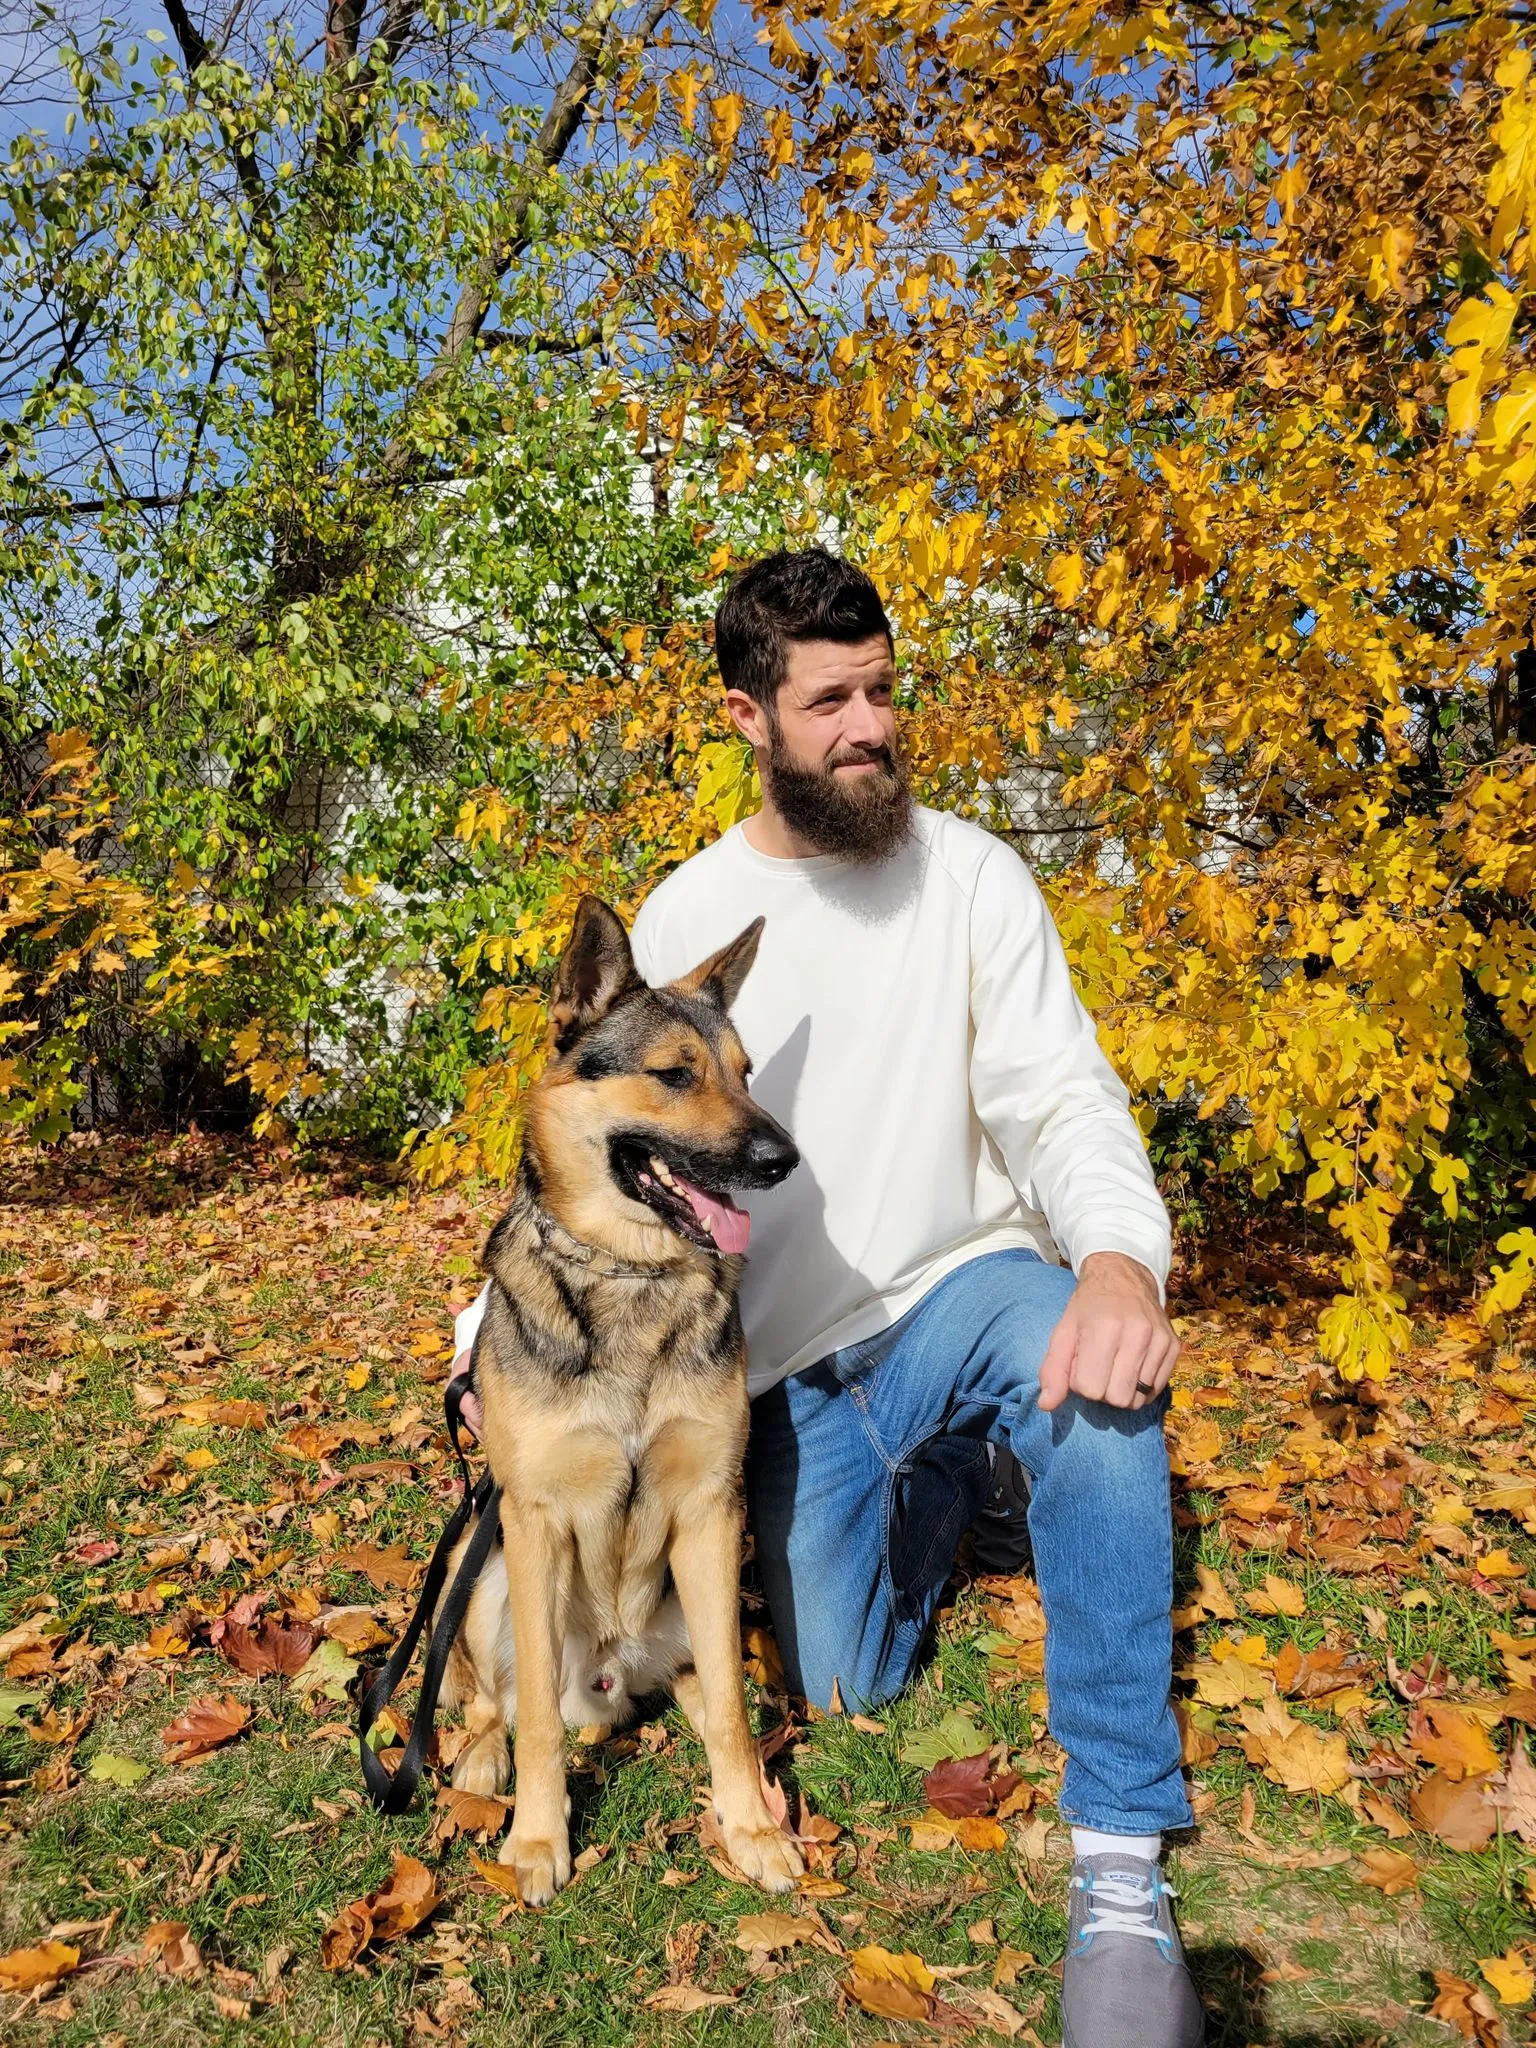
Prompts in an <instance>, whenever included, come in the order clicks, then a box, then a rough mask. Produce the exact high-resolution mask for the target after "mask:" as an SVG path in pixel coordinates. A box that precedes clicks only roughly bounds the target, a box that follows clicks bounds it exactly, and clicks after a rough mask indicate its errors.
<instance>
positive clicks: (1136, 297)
mask: <svg viewBox="0 0 1536 2048" xmlns="http://www.w3.org/2000/svg"><path fill="white" fill-rule="evenodd" d="M763 18H764V22H765V28H764V36H765V39H766V41H767V45H768V53H769V57H770V60H771V62H772V64H773V66H774V68H775V70H776V73H777V75H778V78H779V81H780V97H781V100H782V104H781V105H780V106H779V107H778V108H777V109H776V110H770V111H769V112H768V113H767V115H766V117H765V120H766V126H765V131H764V132H765V141H766V147H767V149H768V152H769V160H770V168H771V170H772V172H773V174H774V175H775V177H776V180H777V189H778V191H779V192H780V193H781V195H782V201H781V204H782V213H783V225H782V228H781V235H782V237H783V239H781V242H780V245H779V247H778V248H777V249H776V250H775V251H774V252H773V254H774V265H773V270H774V274H773V275H771V276H765V275H764V272H763V266H761V265H757V266H755V267H754V266H751V265H749V264H747V263H746V262H745V261H744V260H743V252H744V251H746V250H748V249H750V248H751V247H752V246H754V241H755V240H760V239H761V238H762V230H761V229H760V228H759V227H758V226H757V225H756V224H755V223H754V222H753V221H752V220H750V219H748V218H746V217H745V216H743V218H742V220H741V223H740V227H739V232H738V233H737V234H735V235H734V236H733V235H730V234H721V233H720V232H719V231H718V228H717V229H716V230H715V231H713V232H712V233H711V235H710V236H709V237H708V238H707V240H706V239H705V238H703V237H700V238H699V239H698V240H697V241H696V243H695V246H694V248H693V250H692V252H691V253H692V261H693V266H694V270H693V279H692V283H691V291H692V295H693V296H692V300H691V301H690V302H685V299H684V295H683V294H682V293H679V292H671V293H669V292H668V290H667V283H666V277H665V274H664V272H663V270H662V269H661V267H660V266H658V268H657V271H656V276H655V283H654V285H653V288H652V297H653V302H654V303H655V304H657V305H658V307H659V308H661V309H662V313H663V316H664V317H665V318H666V319H667V321H668V322H669V323H671V327H672V331H673V335H674V346H676V347H679V348H681V349H682V350H683V352H684V353H685V354H686V355H687V356H688V358H689V359H690V360H693V361H696V362H698V363H700V364H707V365H708V366H709V371H710V383H709V399H708V403H709V404H710V405H711V406H712V407H713V408H714V409H715V410H716V412H717V415H718V416H719V417H720V418H722V419H725V418H730V419H732V420H735V421H738V422H740V423H741V424H742V425H743V426H744V427H745V430H746V435H747V438H748V441H749V442H750V445H751V447H752V449H753V451H754V452H755V454H756V455H757V456H758V457H759V458H761V457H762V456H764V455H765V454H766V455H773V454H775V453H777V452H782V453H784V454H786V455H787V454H789V453H791V452H793V453H794V455H795V456H796V457H797V459H799V460H801V461H804V462H814V463H816V464H819V465H821V466H822V467H823V468H824V470H825V475H826V481H827V493H828V502H829V504H830V505H831V506H832V507H833V508H834V510H835V511H836V512H837V513H838V514H839V515H840V516H841V517H842V518H843V519H844V520H845V521H846V522H847V525H848V528H849V530H850V531H851V532H852V533H853V534H854V535H855V536H856V538H857V544H858V547H859V550H860V552H862V553H863V555H864V557H865V559H866V560H867V561H868V563H869V566H870V567H871V568H872V570H873V571H874V573H875V575H876V576H877V579H878V580H879V581H880V582H881V584H882V587H883V588H884V589H885V590H886V591H887V593H888V594H889V596H890V598H891V600H892V603H893V605H894V608H895V612H896V615H897V617H898V619H899V622H900V627H901V634H902V641H903V646H904V650H905V657H906V669H907V678H908V687H909V691H910V696H911V714H910V715H911V730H912V748H913V754H914V760H915V764H916V767H917V769H918V771H919V773H920V775H921V777H922V778H923V781H924V784H925V787H926V788H928V789H929V790H931V791H938V792H941V793H942V794H944V796H945V797H946V800H951V801H953V800H956V799H957V798H959V799H960V800H964V799H965V798H967V797H968V798H969V800H970V801H971V802H972V803H974V805H975V806H976V808H977V809H978V810H979V811H980V812H981V813H982V815H984V816H987V815H991V816H994V817H996V816H997V815H998V811H997V806H996V804H995V801H994V800H993V798H992V797H991V796H990V795H989V784H990V783H991V782H992V781H993V780H994V779H995V778H996V777H997V775H998V774H999V772H1000V771H1001V770H1002V768H1003V767H1004V766H1005V764H1006V762H1007V760H1008V759H1009V758H1010V757H1011V756H1014V755H1016V754H1017V752H1018V751H1020V750H1024V751H1030V750H1034V749H1036V748H1045V749H1047V750H1048V751H1049V750H1053V749H1056V748H1059V747H1061V746H1062V745H1063V743H1064V741H1065V736H1066V735H1068V734H1070V733H1072V732H1073V729H1074V728H1075V727H1076V728H1078V729H1079V730H1080V731H1086V732H1087V733H1088V734H1089V736H1090V737H1089V742H1088V744H1087V746H1086V750H1084V749H1083V748H1082V747H1081V746H1079V749H1078V752H1077V755H1076V757H1075V758H1074V759H1072V760H1071V761H1070V762H1069V765H1068V772H1069V774H1070V780H1069V782H1068V784H1067V788H1066V792H1065V793H1066V795H1067V797H1068V798H1069V799H1070V800H1071V801H1072V802H1073V803H1074V804H1075V805H1076V806H1078V807H1079V811H1080V814H1086V816H1087V818H1088V820H1089V821H1090V823H1091V826H1092V828H1093V829H1092V831H1091V834H1090V836H1089V839H1088V843H1087V845H1086V849H1085V850H1084V851H1082V852H1081V853H1080V854H1079V856H1078V857H1077V858H1076V859H1075V860H1074V861H1073V862H1071V863H1070V864H1069V865H1068V866H1066V867H1065V868H1064V870H1063V871H1062V872H1061V873H1060V874H1059V875H1058V876H1057V878H1056V883H1055V893H1056V900H1057V904H1058V908H1059V910H1060V912H1061V915H1062V918H1063V921H1064V924H1065V926H1066V930H1067V934H1068V939H1069V945H1070V947H1071V949H1072V950H1073V952H1074V954H1075V959H1076V965H1077V967H1078V971H1079V974H1080V976H1081V977H1082V979H1083V980H1084V982H1085V983H1086V985H1087V989H1088V993H1089V997H1090V1001H1091V1002H1092V1003H1093V1004H1094V1006H1095V1007H1096V1009H1097V1010H1098V1013H1099V1017H1100V1022H1101V1029H1102V1031H1103V1033H1104V1036H1105V1038H1106V1041H1107V1043H1108V1045H1109V1048H1110V1050H1111V1052H1112V1054H1113V1056H1114V1057H1115V1058H1116V1059H1117V1061H1118V1062H1119V1064H1120V1066H1121V1067H1122V1069H1123V1070H1124V1071H1125V1072H1126V1073H1127V1075H1128V1077H1129V1078H1130V1079H1131V1080H1132V1082H1133V1083H1134V1085H1135V1086H1136V1087H1137V1088H1138V1090H1139V1091H1140V1093H1141V1094H1142V1096H1143V1099H1144V1102H1145V1111H1144V1114H1145V1118H1146V1121H1147V1124H1148V1126H1149V1128H1156V1127H1158V1126H1159V1124H1161V1125H1162V1126H1163V1127H1166V1126H1167V1125H1168V1124H1169V1123H1171V1122H1174V1121H1177V1120H1178V1119H1180V1118H1181V1117H1184V1116H1186V1115H1187V1114H1190V1113H1194V1114H1196V1115H1197V1116H1198V1118H1199V1120H1201V1122H1202V1123H1203V1124H1204V1125H1205V1126H1206V1127H1207V1128H1208V1129H1210V1130H1211V1131H1213V1132H1214V1133H1215V1140H1214V1143H1213V1146H1212V1148H1211V1150H1212V1157H1213V1159H1214V1162H1215V1163H1216V1165H1217V1166H1218V1167H1219V1169H1220V1170H1222V1171H1224V1172H1226V1173H1228V1174H1235V1175H1239V1176H1241V1177H1243V1178H1245V1179H1247V1180H1248V1182H1249V1183H1250V1185H1251V1188H1252V1191H1253V1193H1254V1194H1255V1195H1256V1196H1257V1197H1259V1198H1261V1199H1269V1198H1272V1197H1278V1198H1283V1199H1287V1200H1291V1201H1295V1200H1297V1199H1298V1198H1299V1199H1300V1200H1301V1201H1303V1202H1305V1203H1306V1204H1307V1205H1309V1206H1312V1207H1316V1208H1319V1209H1320V1210H1321V1211H1322V1212H1323V1213H1324V1214H1326V1216H1327V1219H1328V1221H1329V1223H1330V1224H1331V1225H1332V1226H1333V1228H1334V1230H1335V1231H1336V1232H1337V1233H1338V1236H1339V1239H1340V1240H1341V1249H1342V1254H1343V1256H1342V1260H1341V1264H1340V1269H1339V1270H1340V1278H1341V1282H1342V1285H1341V1288H1340V1292H1339V1294H1338V1295H1337V1297H1336V1298H1335V1300H1334V1302H1333V1303H1332V1305H1331V1306H1330V1307H1329V1308H1328V1310H1327V1311H1326V1313H1325V1314H1324V1316H1323V1318H1322V1336H1323V1340H1324V1343H1325V1347H1326V1349H1327V1350H1328V1352H1329V1353H1330V1355H1331V1356H1332V1357H1334V1358H1335V1359H1336V1360H1337V1361H1338V1363H1339V1364H1340V1366H1341V1368H1342V1369H1343V1370H1344V1371H1345V1372H1346V1373H1349V1374H1358V1373H1359V1372H1361V1371H1365V1372H1369V1373H1373V1374H1375V1373H1380V1372H1383V1371H1385V1370H1386V1367H1387V1363H1388V1360H1389V1358H1390V1356H1391V1355H1392V1353H1393V1352H1394V1351H1395V1350H1398V1349H1400V1348H1402V1347H1403V1346H1404V1345H1405V1344H1406V1343H1407V1342H1408V1339H1409V1324H1408V1318H1407V1313H1406V1305H1405V1297H1404V1292H1403V1289H1402V1287H1401V1286H1400V1285H1399V1282H1398V1277H1397V1271H1396V1266H1395V1260H1396V1257H1397V1250H1396V1247H1397V1245H1398V1244H1399V1243H1400V1242H1401V1234H1402V1229H1403V1226H1404V1219H1405V1217H1407V1219H1408V1223H1409V1225H1410V1227H1411V1228H1412V1229H1413V1230H1418V1231H1422V1230H1424V1229H1425V1228H1428V1227H1429V1225H1428V1223H1427V1220H1426V1219H1427V1215H1428V1209H1427V1207H1426V1205H1427V1204H1434V1205H1435V1206H1437V1207H1438V1209H1439V1211H1440V1212H1441V1214H1442V1216H1443V1219H1444V1220H1445V1224H1446V1226H1447V1228H1449V1226H1450V1225H1452V1224H1454V1223H1455V1222H1456V1219H1457V1218H1458V1214H1459V1212H1460V1209H1461V1205H1462V1204H1463V1202H1465V1201H1468V1200H1470V1201H1472V1202H1473V1204H1474V1208H1475V1219H1474V1220H1475V1223H1476V1225H1477V1229H1478V1234H1479V1239H1480V1241H1481V1242H1483V1243H1486V1241H1487V1238H1488V1237H1489V1236H1492V1235H1495V1234H1497V1233H1498V1231H1499V1230H1500V1229H1501V1228H1506V1229H1507V1227H1508V1226H1510V1225H1512V1224H1518V1223H1519V1222H1520V1221H1521V1218H1522V1215H1524V1216H1527V1217H1528V1216H1529V1213H1530V1202H1531V1198H1532V1195H1533V1194H1536V1173H1533V1168H1536V1156H1533V1146H1532V1130H1533V1128H1536V1126H1533V1123H1532V1119H1531V1107H1532V1103H1531V1086H1530V1076H1531V1073H1532V1071H1533V1069H1536V918H1533V904H1532V891H1533V884H1536V852H1533V833H1536V752H1533V742H1536V722H1533V721H1536V651H1533V645H1532V623H1533V609H1536V556H1533V552H1532V526H1531V512H1530V506H1531V493H1532V479H1533V475H1536V368H1533V364H1532V334H1533V331H1536V328H1533V321H1532V308H1533V303H1536V302H1533V300H1532V298H1531V296H1530V295H1531V292H1532V288H1533V286H1536V234H1533V231H1536V143H1533V136H1536V89H1533V82H1532V76H1531V61H1530V54H1529V51H1528V49H1527V48H1526V47H1525V42H1526V30H1527V22H1526V18H1525V17H1524V16H1523V15H1522V14H1520V13H1519V12H1518V11H1517V10H1509V11H1506V10H1503V9H1500V8H1473V9H1471V10H1467V9H1462V8H1457V7H1452V6H1449V5H1445V4H1435V0H1407V4H1404V5H1400V6H1394V7H1391V8H1389V9H1386V10H1377V9H1369V8H1364V7H1360V6H1356V5H1352V4H1339V5H1335V4H1322V5H1316V6H1311V7H1289V6H1282V7H1280V8H1278V9H1265V10H1259V11H1256V10H1254V9H1252V8H1250V7H1247V6H1235V7H1220V8H1214V9H1213V8H1209V7H1206V6H1203V5H1201V6H1182V5H1174V6H1168V7H1159V8H1154V9H1152V10H1150V11H1148V12H1136V13H1131V12H1128V11H1125V10H1119V9H1117V10H1104V9H1101V8H1097V7H1091V6H1086V5H1083V4H1079V0H1048V4H1045V5H1042V6H1038V7H1033V8H1030V9H1028V10H1024V9H1018V8H1013V7H1007V6H986V5H983V6H981V7H966V8H959V7H955V6H951V5H945V4H942V0H934V4H927V0H925V4H920V5H917V6H912V7H904V8H901V9H899V10H898V9H894V8H882V9H877V10H874V11H872V10H870V9H869V8H868V7H866V6H862V5H860V6H855V5H852V4H848V0H833V4H830V5H820V4H818V5H816V6H810V5H799V4H795V0H791V4H790V5H787V6H783V7H775V8H772V9H768V10H765V13H764V17H763ZM704 147H705V145H704V140H703V138H702V136H700V135H699V134H698V133H697V132H696V133H695V136H694V138H693V144H692V147H691V148H690V147H687V146H685V147H683V148H680V149H673V150H670V151H669V152H668V153H667V154H666V155H665V156H664V160H663V162H664V170H665V175H666V178H667V181H668V184H669V187H670V189H671V190H672V191H673V193H674V194H683V193H689V192H693V191H695V190H697V189H698V188H699V185H700V181H701V180H703V181H704V182H705V183H706V184H707V162H706V161H705V160H704ZM683 203H684V202H683V201H681V200H679V201H678V204H679V206H681V205H682V204H683ZM808 305H809V306H811V307H812V308H813V309H814V313H815V317H814V318H811V319H808V318H806V317H805V309H806V307H807V306H808ZM684 801H685V797H684V795H683V793H680V794H679V798H678V802H679V806H681V805H682V803H683V802H684ZM1395 1233H1396V1236H1395ZM1503 1249H1504V1250H1505V1251H1507V1252H1510V1253H1513V1254H1515V1255H1516V1265H1519V1264H1520V1261H1521V1259H1522V1258H1523V1259H1524V1262H1525V1265H1524V1267H1522V1268H1521V1270H1525V1268H1526V1267H1528V1266H1529V1256H1530V1252H1531V1251H1533V1250H1536V1238H1533V1237H1532V1236H1531V1234H1530V1232H1529V1231H1528V1230H1526V1231H1524V1232H1521V1231H1518V1230H1508V1234H1507V1235H1506V1237H1505V1241H1504V1245H1503ZM1509 1270H1510V1272H1511V1274H1512V1275H1514V1274H1515V1270H1516V1269H1515V1267H1514V1266H1512V1267H1511V1268H1510V1269H1509ZM1515 1287H1516V1283H1515V1280H1514V1279H1512V1280H1511V1281H1510V1282H1509V1283H1508V1284H1506V1285H1504V1286H1503V1287H1502V1292H1501V1293H1500V1294H1499V1296H1498V1297H1497V1298H1498V1299H1499V1300H1500V1301H1502V1302H1504V1303H1505V1305H1507V1300H1508V1298H1512V1296H1511V1289H1512V1288H1515ZM1516 1291H1517V1289H1516Z"/></svg>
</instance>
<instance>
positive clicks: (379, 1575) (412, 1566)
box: [325, 1543, 426, 1593]
mask: <svg viewBox="0 0 1536 2048" xmlns="http://www.w3.org/2000/svg"><path fill="white" fill-rule="evenodd" d="M325 1561H326V1563H327V1564H328V1565H329V1566H330V1568H331V1570H332V1571H337V1572H361V1573H362V1575H363V1577H364V1578H365V1579H368V1580H369V1581H370V1582H371V1583H372V1584H373V1585H375V1586H377V1587H378V1589H379V1591H380V1592H381V1593H383V1592H386V1591H388V1589H389V1588H390V1587H391V1586H400V1587H402V1588H404V1589H406V1590H407V1591H408V1590H409V1589H410V1588H411V1587H412V1586H414V1585H415V1583H416V1581H417V1579H419V1578H420V1576H421V1574H422V1573H423V1572H424V1571H425V1570H426V1566H425V1565H424V1564H420V1563H418V1562H416V1561H415V1560H414V1559H412V1558H409V1557H407V1556H406V1554H405V1545H404V1544H403V1543H391V1544H390V1545H389V1547H388V1549H387V1550H380V1549H379V1548H378V1546H377V1545H375V1544H372V1543H359V1544H357V1545H355V1546H354V1547H353V1548H352V1549H351V1550H338V1551H336V1552H335V1553H334V1555H332V1556H330V1557H328V1558H327V1559H326V1560H325Z"/></svg>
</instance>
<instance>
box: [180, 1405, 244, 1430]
mask: <svg viewBox="0 0 1536 2048" xmlns="http://www.w3.org/2000/svg"><path fill="white" fill-rule="evenodd" d="M176 1412H177V1414H178V1415H179V1416H180V1417H181V1418H182V1420H183V1421H184V1422H191V1423H194V1424H196V1425H197V1426H198V1427H199V1428H206V1427H207V1426H208V1425H209V1424H212V1425H213V1427H215V1428H216V1429H265V1428H266V1426H267V1411H266V1408H265V1406H264V1405H263V1404H262V1403H261V1402H260V1401H214V1400H200V1401H184V1402H183V1403H182V1405H181V1406H180V1407H179V1408H178V1409H177V1411H176Z"/></svg>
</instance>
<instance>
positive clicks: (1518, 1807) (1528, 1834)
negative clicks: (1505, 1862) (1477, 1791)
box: [1488, 1733, 1536, 1847]
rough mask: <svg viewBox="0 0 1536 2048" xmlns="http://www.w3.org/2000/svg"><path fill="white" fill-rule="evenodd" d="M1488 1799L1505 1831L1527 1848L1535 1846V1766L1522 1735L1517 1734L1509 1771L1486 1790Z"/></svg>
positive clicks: (1512, 1747) (1511, 1749)
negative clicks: (1495, 1809)
mask: <svg viewBox="0 0 1536 2048" xmlns="http://www.w3.org/2000/svg"><path fill="white" fill-rule="evenodd" d="M1488 1797H1489V1798H1490V1799H1491V1800H1492V1801H1493V1804H1494V1806H1495V1807H1496V1808H1497V1810H1498V1815H1499V1819H1500V1821H1501V1822H1502V1823H1503V1826H1504V1832H1505V1833H1506V1834H1510V1835H1518V1836H1519V1837H1520V1839H1521V1841H1522V1842H1524V1843H1525V1844H1526V1845H1527V1847H1536V1766H1533V1765H1532V1763H1531V1760H1530V1757H1529V1756H1528V1755H1527V1753H1526V1747H1525V1737H1524V1736H1523V1735H1520V1734H1518V1733H1517V1734H1516V1736H1515V1740H1514V1742H1513V1744H1512V1746H1511V1748H1510V1752H1509V1769H1508V1770H1507V1771H1506V1772H1505V1773H1504V1775H1503V1777H1502V1778H1499V1779H1497V1780H1495V1782H1494V1783H1493V1784H1491V1785H1490V1786H1489V1787H1488Z"/></svg>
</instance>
